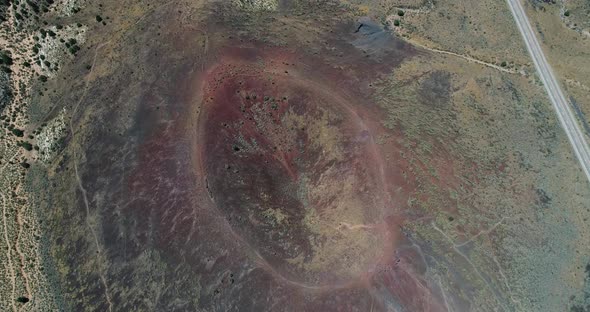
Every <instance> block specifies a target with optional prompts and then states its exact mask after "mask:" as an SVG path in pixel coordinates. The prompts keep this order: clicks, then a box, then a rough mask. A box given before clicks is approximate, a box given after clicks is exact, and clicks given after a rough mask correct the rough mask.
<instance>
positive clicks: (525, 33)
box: [507, 0, 590, 181]
mask: <svg viewBox="0 0 590 312" xmlns="http://www.w3.org/2000/svg"><path fill="white" fill-rule="evenodd" d="M507 2H508V6H509V7H510V11H512V15H514V19H515V20H516V24H517V25H518V29H519V30H520V34H521V35H522V37H523V39H524V43H525V44H526V47H527V49H528V51H529V54H530V55H531V58H532V59H533V62H534V63H535V68H536V69H537V72H538V73H539V77H540V78H541V81H542V82H543V85H544V86H545V90H546V91H547V94H548V95H549V99H550V100H551V103H552V104H553V108H554V109H555V111H556V113H557V116H558V118H559V122H560V123H561V126H562V127H563V129H564V130H565V133H566V134H567V137H568V139H569V141H570V143H571V145H572V148H573V149H574V152H575V154H576V157H577V158H578V161H579V162H580V165H581V167H582V170H583V171H584V173H585V174H586V178H587V179H588V181H590V147H589V146H588V142H586V139H585V137H584V133H583V132H582V129H581V128H580V125H579V124H578V121H577V120H576V116H575V114H574V112H573V110H572V108H571V107H570V104H569V103H568V101H567V100H566V97H565V96H564V94H563V91H562V90H561V88H560V86H559V84H558V83H557V80H556V79H555V75H554V74H553V70H552V69H551V66H549V63H548V62H547V59H546V58H545V55H543V50H542V49H541V46H540V45H539V42H538V41H537V37H536V36H535V32H534V31H533V28H532V27H531V24H530V22H529V20H528V18H527V16H526V13H525V12H524V8H523V7H522V4H521V3H520V0H507Z"/></svg>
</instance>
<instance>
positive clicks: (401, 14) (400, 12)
mask: <svg viewBox="0 0 590 312" xmlns="http://www.w3.org/2000/svg"><path fill="white" fill-rule="evenodd" d="M405 14H406V12H404V10H397V15H398V16H404V15H405Z"/></svg>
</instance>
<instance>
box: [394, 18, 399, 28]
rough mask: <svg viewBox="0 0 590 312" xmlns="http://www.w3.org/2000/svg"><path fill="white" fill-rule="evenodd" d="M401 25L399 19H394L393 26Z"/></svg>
mask: <svg viewBox="0 0 590 312" xmlns="http://www.w3.org/2000/svg"><path fill="white" fill-rule="evenodd" d="M399 25H400V23H399V20H398V19H396V20H394V21H393V26H396V27H397V26H399Z"/></svg>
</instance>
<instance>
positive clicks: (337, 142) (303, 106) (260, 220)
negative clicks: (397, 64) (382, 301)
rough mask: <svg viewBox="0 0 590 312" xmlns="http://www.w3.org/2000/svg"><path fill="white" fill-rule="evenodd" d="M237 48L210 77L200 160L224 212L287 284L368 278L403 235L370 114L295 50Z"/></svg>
mask: <svg viewBox="0 0 590 312" xmlns="http://www.w3.org/2000/svg"><path fill="white" fill-rule="evenodd" d="M250 52H251V51H250V50H249V49H248V48H239V49H234V50H233V51H230V53H227V55H229V56H226V57H222V58H221V59H220V60H219V62H218V63H217V64H215V65H214V66H212V67H211V68H210V69H209V70H208V71H207V73H206V77H205V79H203V81H204V82H203V84H204V85H203V88H202V92H201V97H202V99H201V102H202V103H201V112H200V114H199V121H198V125H199V127H200V128H199V131H198V133H199V137H198V139H197V144H196V150H197V151H196V153H197V154H198V163H199V164H198V166H199V167H200V168H201V170H202V173H203V177H204V183H203V185H206V187H207V192H208V195H209V197H210V200H211V202H212V203H213V205H214V207H215V209H217V210H218V212H219V213H220V214H221V215H223V217H224V218H225V219H226V220H227V222H228V224H229V225H230V226H231V228H232V232H233V233H234V235H235V236H236V238H237V239H239V240H240V241H241V242H243V243H245V244H246V245H248V246H249V247H250V248H251V254H252V256H253V257H255V258H256V259H255V260H256V261H259V262H261V264H262V265H263V267H266V269H268V270H269V271H270V272H271V273H273V274H276V275H278V276H279V277H280V278H281V279H285V280H287V281H289V282H292V283H296V284H301V285H304V286H306V287H325V286H330V287H334V286H336V287H339V286H345V285H350V284H351V283H356V282H358V281H361V280H363V279H364V278H365V277H366V272H369V271H370V270H371V268H373V267H375V265H376V264H377V262H378V261H379V259H381V257H382V255H384V254H387V253H388V252H391V250H392V248H393V245H394V242H393V240H394V237H395V235H392V233H391V230H390V229H389V227H388V226H380V225H379V224H382V223H383V220H384V219H385V218H386V216H387V215H386V213H387V211H386V210H385V209H384V207H385V206H386V204H387V201H388V199H387V198H388V196H387V194H386V193H387V192H386V190H385V188H384V186H383V185H384V179H385V177H384V169H383V161H384V160H383V158H382V155H381V153H380V151H379V149H378V148H377V146H376V143H375V141H374V137H373V130H372V129H371V128H370V126H369V125H370V124H371V123H372V122H373V121H371V120H367V118H370V117H368V115H366V114H364V115H361V114H359V113H358V112H357V111H356V109H355V107H356V106H357V105H358V103H352V102H351V101H350V99H349V98H347V97H345V96H342V94H345V93H346V92H344V90H335V89H333V88H332V86H329V85H327V84H325V83H323V82H322V81H318V80H317V79H313V78H311V77H309V76H308V75H307V73H306V71H304V70H298V67H297V66H295V65H294V64H293V63H291V62H293V58H290V57H289V56H288V55H287V56H285V53H283V54H280V53H274V54H273V53H258V55H257V56H256V57H253V56H252V54H251V53H250Z"/></svg>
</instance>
